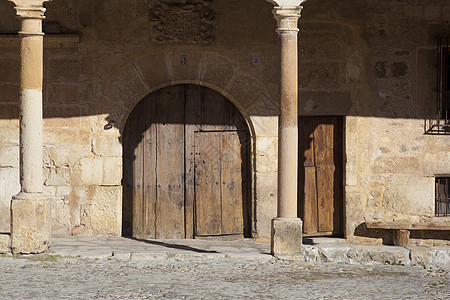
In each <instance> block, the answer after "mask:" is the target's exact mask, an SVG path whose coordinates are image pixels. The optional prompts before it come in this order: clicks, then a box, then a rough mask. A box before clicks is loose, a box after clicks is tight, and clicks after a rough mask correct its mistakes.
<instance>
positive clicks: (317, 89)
mask: <svg viewBox="0 0 450 300" xmlns="http://www.w3.org/2000/svg"><path fill="white" fill-rule="evenodd" d="M325 2H326V3H325ZM350 2H351V3H350ZM328 5H329V7H333V9H324V7H327V6H328ZM449 11H450V6H449V4H448V3H447V2H446V1H437V0H436V1H427V2H426V3H424V2H423V1H395V2H394V1H376V0H371V1H365V2H363V1H345V3H344V2H341V3H333V4H331V2H330V3H329V4H328V1H321V2H320V3H319V2H314V1H310V2H308V3H307V4H306V5H305V10H304V13H303V17H302V18H303V19H302V21H303V22H304V23H303V25H302V27H301V30H300V34H301V36H303V45H302V47H301V50H300V54H301V58H300V68H301V73H302V74H301V75H300V85H301V96H300V97H301V98H302V99H300V101H301V105H302V107H303V108H302V110H301V111H300V114H305V115H308V114H313V115H322V114H327V115H345V116H347V117H346V122H345V164H346V167H345V180H344V181H345V210H346V224H345V228H346V232H345V234H346V237H347V238H348V239H349V240H355V241H358V242H368V243H377V242H379V243H381V242H384V243H386V242H387V243H389V240H390V238H391V237H390V232H389V231H369V230H366V229H365V227H364V225H363V223H364V222H365V221H366V220H374V219H376V220H385V221H387V220H402V219H407V220H415V221H418V220H423V219H430V218H432V217H433V216H434V181H435V179H434V176H435V175H444V174H450V166H449V158H450V157H449V156H450V147H449V146H450V144H449V138H448V137H446V136H431V135H424V132H425V131H424V121H425V119H426V118H433V117H435V115H436V113H435V109H436V100H435V99H436V38H437V37H441V36H450V27H449V25H448V23H449V21H450V17H449V14H448V12H449ZM302 54H303V55H302ZM336 103H339V105H336ZM415 236H422V237H423V235H420V234H416V235H415ZM436 237H440V238H443V239H444V240H442V241H441V242H443V243H448V240H449V235H448V232H443V233H438V234H434V235H433V238H435V239H436ZM446 241H447V242H446ZM416 242H418V243H427V242H431V243H434V242H436V241H433V240H431V241H430V240H428V241H426V240H418V241H416Z"/></svg>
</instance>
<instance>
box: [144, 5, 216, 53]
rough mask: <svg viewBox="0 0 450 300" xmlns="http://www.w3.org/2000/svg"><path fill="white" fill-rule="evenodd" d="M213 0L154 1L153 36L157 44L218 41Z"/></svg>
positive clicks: (152, 15) (152, 6) (151, 31)
mask: <svg viewBox="0 0 450 300" xmlns="http://www.w3.org/2000/svg"><path fill="white" fill-rule="evenodd" d="M211 2H212V0H151V1H150V26H151V28H150V35H151V40H152V41H153V42H154V43H157V44H170V43H190V44H208V43H211V42H214V41H215V35H214V24H213V20H214V12H213V11H212V9H211Z"/></svg>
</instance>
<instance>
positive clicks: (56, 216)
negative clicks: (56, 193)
mask: <svg viewBox="0 0 450 300" xmlns="http://www.w3.org/2000/svg"><path fill="white" fill-rule="evenodd" d="M51 216H52V220H51V222H52V225H51V227H52V235H53V236H67V235H68V234H69V228H70V225H71V223H72V216H71V208H70V207H69V206H68V205H66V204H65V203H64V200H62V199H60V198H56V197H54V198H53V199H52V202H51Z"/></svg>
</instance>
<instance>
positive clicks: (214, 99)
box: [201, 89, 231, 131]
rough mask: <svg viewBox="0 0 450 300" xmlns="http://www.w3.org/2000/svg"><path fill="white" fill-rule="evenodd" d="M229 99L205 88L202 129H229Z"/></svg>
mask: <svg viewBox="0 0 450 300" xmlns="http://www.w3.org/2000/svg"><path fill="white" fill-rule="evenodd" d="M228 102H229V101H228V100H227V99H226V98H225V97H223V96H222V95H220V94H219V93H217V92H215V91H213V90H211V89H205V91H204V97H203V101H202V122H201V130H202V131H219V130H227V129H228V128H229V121H230V113H231V111H230V106H229V105H228Z"/></svg>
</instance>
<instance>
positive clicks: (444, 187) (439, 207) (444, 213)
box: [435, 177, 450, 217]
mask: <svg viewBox="0 0 450 300" xmlns="http://www.w3.org/2000/svg"><path fill="white" fill-rule="evenodd" d="M449 186H450V177H436V206H435V212H436V217H448V216H450V195H449V190H450V189H449Z"/></svg>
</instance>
